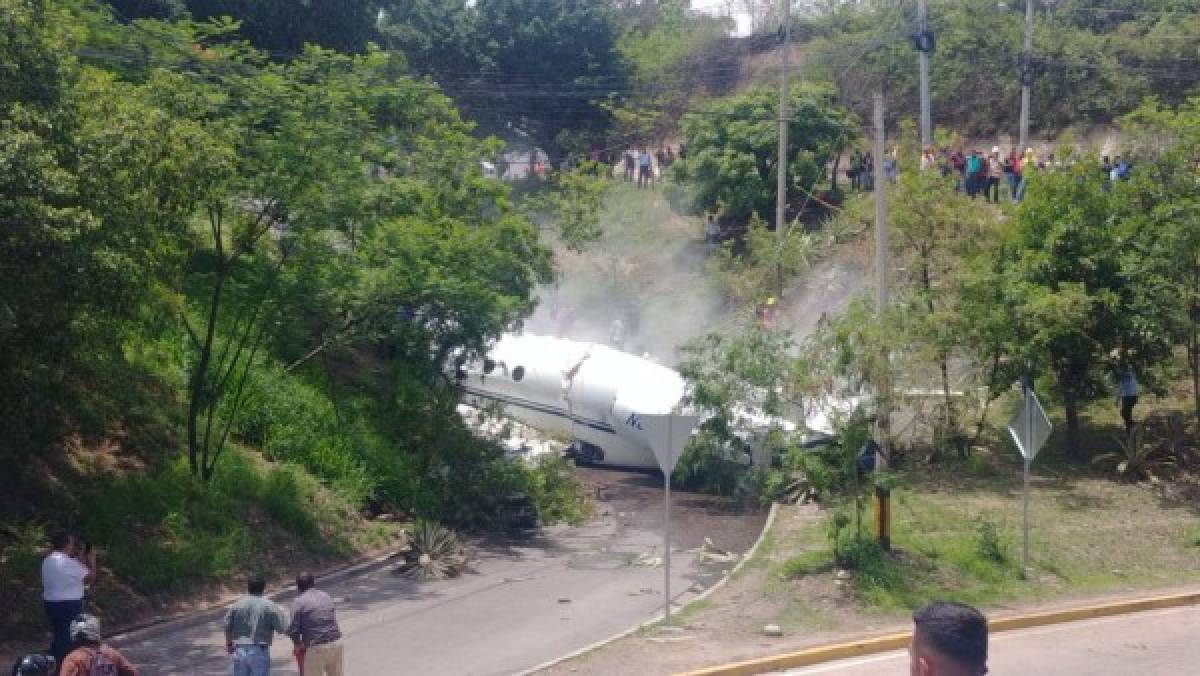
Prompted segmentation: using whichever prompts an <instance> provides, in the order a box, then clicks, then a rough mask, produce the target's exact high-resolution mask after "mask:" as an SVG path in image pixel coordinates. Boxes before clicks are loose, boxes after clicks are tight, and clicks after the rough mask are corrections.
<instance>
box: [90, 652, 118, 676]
mask: <svg viewBox="0 0 1200 676" xmlns="http://www.w3.org/2000/svg"><path fill="white" fill-rule="evenodd" d="M119 673H120V672H119V671H118V669H117V665H116V663H115V662H113V661H112V660H111V659H109V657H108V654H107V653H106V652H105V651H104V648H103V647H101V648H97V649H96V650H95V651H93V652H92V661H91V664H90V665H89V666H88V676H118V674H119Z"/></svg>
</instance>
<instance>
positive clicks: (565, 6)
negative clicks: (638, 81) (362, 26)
mask: <svg viewBox="0 0 1200 676" xmlns="http://www.w3.org/2000/svg"><path fill="white" fill-rule="evenodd" d="M385 17H386V20H385V23H384V32H385V34H386V35H387V36H388V40H389V44H391V45H393V46H394V47H395V48H397V49H399V50H401V51H403V52H404V53H405V54H407V55H409V57H410V59H411V62H412V64H413V66H414V68H415V69H416V71H417V72H418V73H419V74H421V75H427V76H430V77H432V78H433V79H434V80H435V81H436V82H438V84H439V85H441V86H442V88H443V89H444V90H445V92H446V93H447V94H449V95H450V96H451V97H453V98H454V100H455V101H456V102H457V103H458V105H459V107H460V109H461V110H462V111H463V114H464V115H465V116H466V117H468V118H470V119H472V120H474V121H475V122H477V123H478V124H479V128H480V131H482V132H483V133H485V134H494V135H496V136H499V137H501V138H505V139H507V140H521V141H523V142H526V143H529V144H531V145H533V146H536V147H539V148H541V149H543V150H545V151H546V152H548V153H550V155H551V158H552V160H556V159H558V157H559V156H560V155H562V154H563V153H564V142H565V141H566V140H567V139H566V136H567V135H571V134H575V135H578V134H585V135H588V136H592V137H598V136H599V135H600V134H602V133H603V132H604V131H605V130H606V129H607V128H608V126H609V124H610V123H611V116H610V113H609V111H608V108H607V107H605V105H603V104H604V103H605V102H606V101H607V100H608V99H609V98H610V96H614V95H619V94H621V93H622V92H625V91H627V90H628V85H627V79H628V76H629V68H628V66H627V64H626V62H625V60H624V59H623V58H622V56H621V53H620V51H619V50H618V46H617V39H618V37H619V30H620V25H619V22H618V20H617V15H616V12H615V10H614V9H613V7H612V6H611V5H609V4H608V3H604V2H589V1H587V0H479V2H475V3H473V4H470V5H466V4H465V3H463V2H461V0H404V1H398V2H389V3H388V4H387V5H386V7H385Z"/></svg>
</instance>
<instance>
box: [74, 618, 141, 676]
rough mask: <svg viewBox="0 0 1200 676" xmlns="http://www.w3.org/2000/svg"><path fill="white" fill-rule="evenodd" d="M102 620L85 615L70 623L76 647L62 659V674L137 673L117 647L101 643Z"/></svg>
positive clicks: (125, 675) (116, 675)
mask: <svg viewBox="0 0 1200 676" xmlns="http://www.w3.org/2000/svg"><path fill="white" fill-rule="evenodd" d="M100 639H101V637H100V620H98V619H96V617H95V616H93V615H87V614H83V615H80V616H79V617H76V618H75V621H74V622H72V623H71V640H72V641H74V642H75V649H74V650H72V651H71V654H70V655H67V658H66V659H65V660H63V663H62V670H61V671H59V672H58V673H59V676H92V675H93V674H105V675H106V676H107V675H109V674H111V675H112V676H138V670H137V667H135V666H133V664H131V663H130V662H129V660H127V659H125V656H124V655H122V654H121V653H120V652H118V651H117V649H116V648H114V647H112V646H110V645H108V644H106V643H103V642H101V640H100Z"/></svg>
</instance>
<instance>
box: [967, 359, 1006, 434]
mask: <svg viewBox="0 0 1200 676" xmlns="http://www.w3.org/2000/svg"><path fill="white" fill-rule="evenodd" d="M999 372H1000V352H999V351H997V352H995V353H993V354H992V367H991V369H990V372H989V373H988V378H987V388H988V391H987V396H986V398H985V399H984V402H983V410H982V411H980V413H979V420H977V421H976V422H975V436H974V437H972V438H971V442H970V443H969V444H967V447H968V448H970V447H971V446H975V445H978V444H979V440H980V439H981V438H983V428H984V426H985V425H987V416H988V410H989V409H991V406H992V402H993V401H995V399H996V397H995V396H994V395H993V392H995V388H994V387H993V385H994V384H995V382H996V374H998V373H999Z"/></svg>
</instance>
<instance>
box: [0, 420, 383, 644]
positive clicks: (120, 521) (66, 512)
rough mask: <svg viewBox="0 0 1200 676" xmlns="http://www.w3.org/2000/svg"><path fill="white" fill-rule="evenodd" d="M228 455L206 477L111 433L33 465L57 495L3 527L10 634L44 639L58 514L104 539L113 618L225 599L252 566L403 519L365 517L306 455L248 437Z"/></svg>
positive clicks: (321, 552) (95, 594)
mask: <svg viewBox="0 0 1200 676" xmlns="http://www.w3.org/2000/svg"><path fill="white" fill-rule="evenodd" d="M228 454H229V455H228V457H226V458H225V459H224V461H223V462H222V464H221V465H220V469H219V470H218V472H217V475H216V476H215V477H214V479H213V481H212V482H211V483H210V484H208V485H207V486H202V485H199V484H197V483H196V482H195V481H194V480H193V479H192V477H191V476H190V474H189V472H188V468H187V464H186V462H185V461H184V460H183V459H182V458H178V457H177V458H175V459H173V460H169V461H167V462H165V463H164V464H162V465H161V466H158V467H153V468H149V467H146V466H144V465H141V464H140V463H138V462H136V461H134V458H133V457H132V456H130V455H128V454H126V453H123V452H122V450H121V448H120V446H119V443H116V442H115V441H114V440H108V442H106V443H103V444H100V445H93V444H76V445H73V448H71V449H69V450H68V452H67V453H66V456H65V457H66V462H65V464H64V465H63V466H60V467H55V468H51V467H50V466H48V465H44V464H42V465H40V466H39V467H37V468H27V471H28V469H34V470H35V471H37V472H39V473H41V474H42V476H43V478H45V479H47V480H48V482H49V484H50V488H49V494H50V498H49V501H48V502H47V503H45V504H42V505H38V506H37V508H36V509H33V510H31V512H32V513H33V514H35V516H29V517H27V518H23V519H20V520H13V521H6V522H5V525H4V529H3V534H2V536H0V564H2V566H3V572H2V573H0V604H3V605H4V607H5V608H7V609H8V612H6V613H4V614H3V617H2V618H0V636H3V637H4V643H5V644H7V645H8V647H11V648H17V647H19V646H27V647H32V646H38V645H41V641H42V633H43V627H42V623H43V620H42V608H41V580H40V577H39V572H38V571H39V570H40V563H41V558H42V557H43V556H44V555H45V552H46V535H47V530H48V529H49V528H50V527H51V526H52V525H55V524H61V523H74V524H76V527H77V529H78V530H79V532H80V533H81V534H82V535H83V537H85V538H86V539H88V540H89V541H90V542H93V543H96V546H97V547H99V565H100V569H101V575H100V577H99V579H98V581H97V582H96V584H95V586H94V588H93V589H92V590H91V592H90V594H89V599H88V603H89V607H90V608H91V609H92V610H93V611H95V612H96V613H97V614H99V615H100V616H101V617H102V618H103V619H104V620H106V622H107V623H108V624H109V625H110V626H113V627H114V628H115V627H116V626H120V625H122V624H128V623H131V622H136V621H139V620H144V619H147V618H150V617H153V616H157V615H161V614H166V613H170V612H171V611H174V610H180V609H183V608H189V607H195V605H197V604H204V603H208V602H213V601H216V600H218V599H220V598H221V597H222V595H223V594H225V593H228V592H229V591H231V590H236V589H238V588H239V587H240V585H241V581H242V579H243V578H244V576H245V575H246V574H247V573H251V572H262V573H266V574H268V575H269V576H270V577H271V578H273V579H276V580H286V579H289V578H290V577H291V576H292V575H294V574H295V572H296V570H297V569H299V568H308V569H316V570H320V569H322V568H326V567H328V566H330V565H333V564H335V563H337V562H341V561H347V560H351V559H353V558H355V557H357V556H360V555H363V554H365V553H367V552H372V551H377V550H379V549H380V548H382V547H386V546H387V545H388V544H389V543H390V542H391V540H392V536H393V535H394V534H395V533H396V532H397V530H398V528H399V526H398V525H397V524H394V523H381V522H372V521H368V520H365V519H364V518H363V517H362V516H361V515H360V514H359V512H358V509H357V506H356V505H355V504H354V503H352V502H350V501H348V500H347V499H346V498H345V497H343V496H342V495H340V494H339V493H338V492H337V491H335V490H330V489H329V488H326V487H325V486H323V485H322V484H321V482H320V481H318V480H317V479H316V478H314V477H313V476H312V475H311V474H309V473H308V472H306V471H305V470H304V469H302V468H301V467H299V466H297V465H294V464H277V463H268V462H265V461H263V460H262V458H261V456H260V455H259V454H258V453H255V452H253V451H248V450H245V449H243V448H240V447H233V448H231V449H230V450H229V451H228ZM31 507H33V506H32V505H31Z"/></svg>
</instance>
